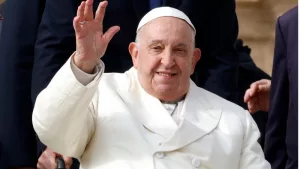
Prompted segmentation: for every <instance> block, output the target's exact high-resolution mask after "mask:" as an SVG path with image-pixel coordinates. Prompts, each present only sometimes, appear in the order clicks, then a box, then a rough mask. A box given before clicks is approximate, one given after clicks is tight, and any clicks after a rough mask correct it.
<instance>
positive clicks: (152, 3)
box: [149, 0, 161, 10]
mask: <svg viewBox="0 0 300 169" xmlns="http://www.w3.org/2000/svg"><path fill="white" fill-rule="evenodd" d="M160 6H161V0H149V7H150V10H151V9H153V8H156V7H160Z"/></svg>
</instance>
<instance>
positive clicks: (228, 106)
mask: <svg viewBox="0 0 300 169" xmlns="http://www.w3.org/2000/svg"><path fill="white" fill-rule="evenodd" d="M197 90H198V92H197V93H199V94H198V95H199V97H202V98H201V99H200V100H202V102H205V104H207V105H211V106H210V107H212V109H215V110H221V111H222V115H221V118H220V123H219V128H220V129H221V128H228V129H230V130H231V131H236V133H243V132H242V131H243V130H244V129H245V128H246V127H247V126H246V122H247V121H248V120H251V115H250V113H249V112H248V111H247V110H245V109H244V108H242V107H241V106H239V105H237V104H235V103H233V102H230V101H228V100H226V99H224V98H222V97H220V96H218V95H216V94H214V93H212V92H210V91H207V90H205V89H203V88H197ZM200 100H199V102H201V101H200ZM202 104H203V103H202ZM249 118H250V119H249ZM221 130H223V129H221ZM237 130H238V131H239V132H238V131H237Z"/></svg>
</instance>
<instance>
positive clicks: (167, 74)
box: [158, 73, 172, 77]
mask: <svg viewBox="0 0 300 169" xmlns="http://www.w3.org/2000/svg"><path fill="white" fill-rule="evenodd" d="M158 74H159V75H161V76H167V77H170V76H172V74H169V73H158Z"/></svg>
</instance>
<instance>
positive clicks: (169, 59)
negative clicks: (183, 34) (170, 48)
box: [161, 51, 175, 68]
mask: <svg viewBox="0 0 300 169" xmlns="http://www.w3.org/2000/svg"><path fill="white" fill-rule="evenodd" d="M161 63H162V64H163V65H164V66H165V67H166V68H171V67H173V66H174V65H175V58H174V56H173V55H172V52H167V51H166V52H165V53H164V54H163V56H162V59H161Z"/></svg>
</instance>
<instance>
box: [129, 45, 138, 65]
mask: <svg viewBox="0 0 300 169" xmlns="http://www.w3.org/2000/svg"><path fill="white" fill-rule="evenodd" d="M128 50H129V53H130V55H131V59H132V63H133V66H134V67H135V68H137V59H138V49H137V44H136V43H135V42H131V43H130V44H129V47H128Z"/></svg>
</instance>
